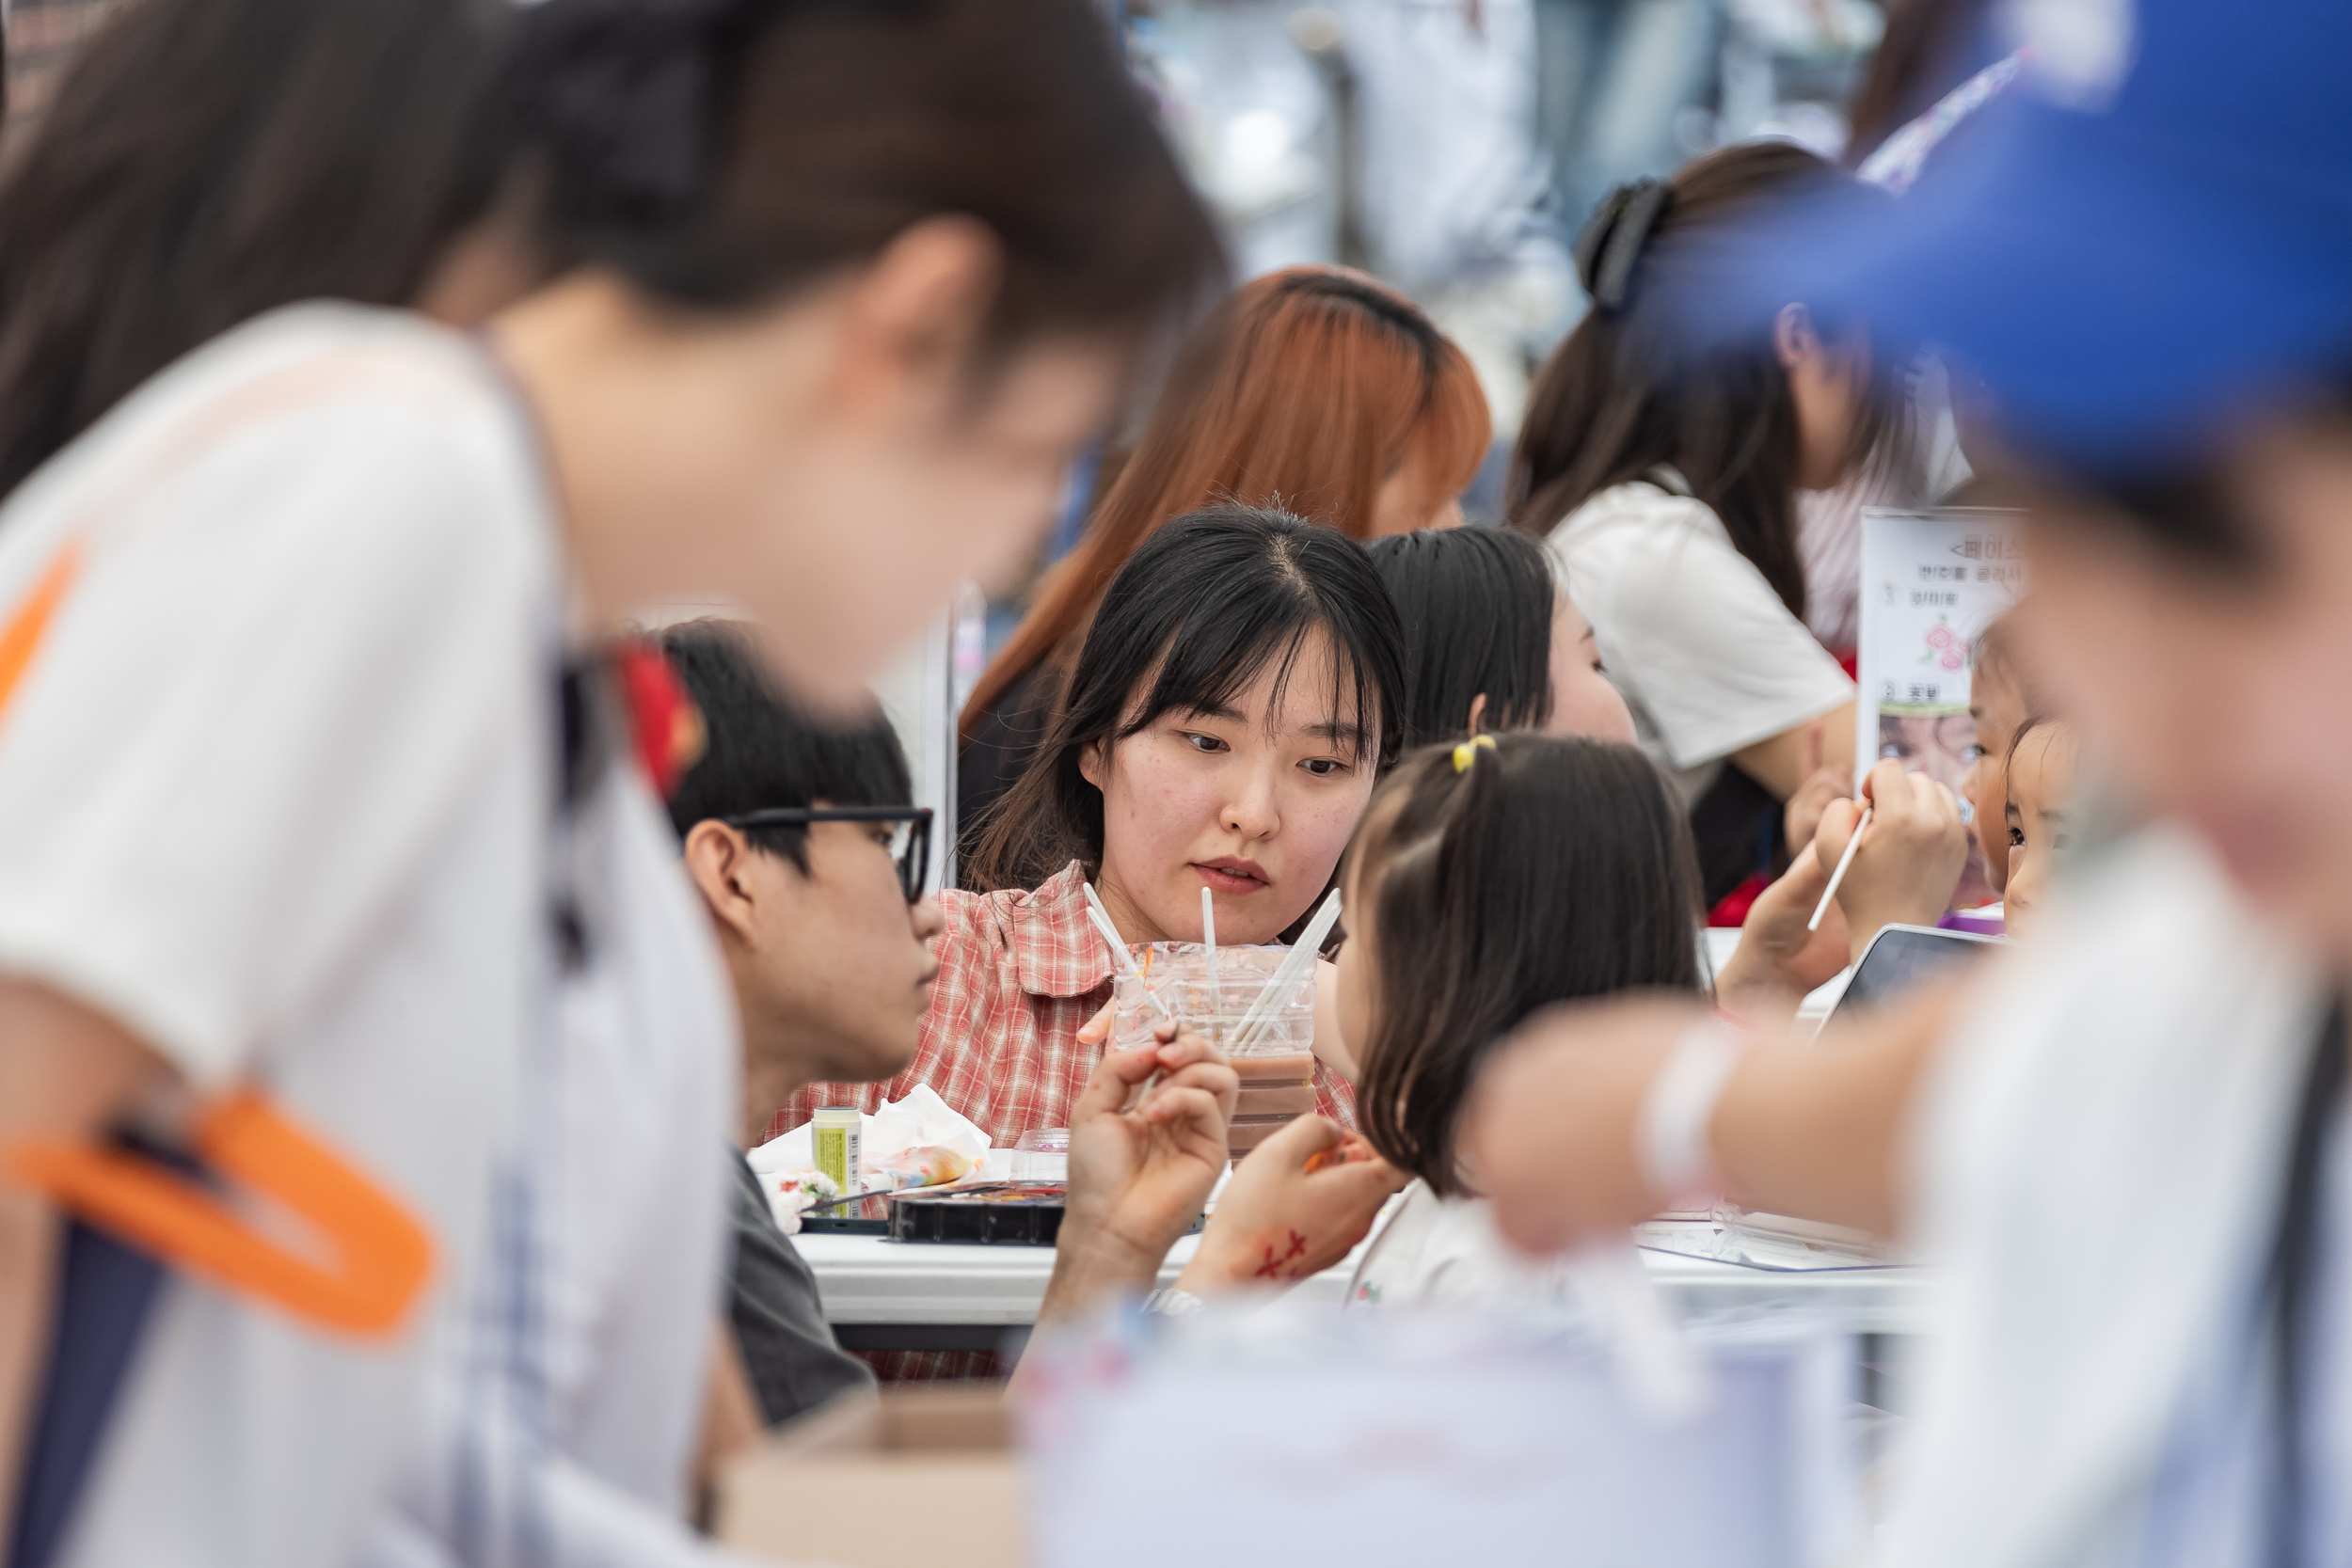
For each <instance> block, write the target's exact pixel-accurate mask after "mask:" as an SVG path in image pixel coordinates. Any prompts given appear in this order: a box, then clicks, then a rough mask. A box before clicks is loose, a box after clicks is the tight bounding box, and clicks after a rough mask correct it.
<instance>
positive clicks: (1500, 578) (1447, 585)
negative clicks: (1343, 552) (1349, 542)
mask: <svg viewBox="0 0 2352 1568" xmlns="http://www.w3.org/2000/svg"><path fill="white" fill-rule="evenodd" d="M1365 548H1366V549H1367V550H1368V551H1369V552H1370V553H1371V556H1372V563H1373V565H1375V567H1377V568H1378V569H1379V572H1380V580H1381V581H1382V582H1384V583H1386V584H1388V587H1389V596H1390V597H1391V598H1392V599H1394V600H1395V601H1396V611H1397V616H1398V619H1400V620H1401V621H1402V622H1403V623H1404V625H1405V672H1406V677H1405V678H1406V699H1405V734H1404V736H1403V740H1404V744H1405V747H1406V750H1408V751H1409V750H1411V749H1412V748H1414V747H1417V746H1427V745H1431V744H1433V743H1435V742H1437V741H1440V740H1458V739H1460V738H1461V737H1462V736H1464V735H1467V734H1468V733H1469V725H1470V704H1471V703H1472V702H1473V701H1475V700H1476V699H1477V698H1478V697H1479V696H1481V695H1484V696H1485V697H1486V708H1485V710H1484V711H1483V712H1482V713H1481V714H1480V716H1479V721H1478V722H1479V727H1480V728H1481V729H1487V730H1539V729H1541V728H1543V727H1544V724H1545V722H1546V721H1548V720H1549V719H1550V718H1551V617H1552V610H1553V605H1554V599H1555V597H1556V594H1557V590H1556V589H1554V587H1553V586H1552V578H1551V565H1550V562H1548V561H1547V560H1546V559H1545V557H1544V552H1543V550H1542V548H1541V547H1540V546H1537V545H1536V544H1535V542H1534V540H1532V539H1530V538H1528V537H1527V535H1525V534H1523V533H1518V532H1514V531H1510V530H1506V529H1492V528H1447V529H1422V530H1420V531H1416V532H1412V533H1399V534H1392V535H1391V536H1390V537H1388V538H1386V539H1375V540H1374V541H1372V543H1371V544H1369V545H1368V546H1365Z"/></svg>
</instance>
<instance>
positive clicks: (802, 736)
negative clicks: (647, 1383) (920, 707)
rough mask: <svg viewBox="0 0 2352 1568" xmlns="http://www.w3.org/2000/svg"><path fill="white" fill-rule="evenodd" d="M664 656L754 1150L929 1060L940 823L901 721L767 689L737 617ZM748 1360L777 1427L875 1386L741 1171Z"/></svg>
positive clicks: (740, 1327) (674, 641)
mask: <svg viewBox="0 0 2352 1568" xmlns="http://www.w3.org/2000/svg"><path fill="white" fill-rule="evenodd" d="M662 643H663V647H664V649H665V651H666V652H667V653H668V655H669V657H670V661H671V663H672V665H673V666H674V667H675V670H676V672H677V674H678V677H679V679H680V681H681V682H682V683H683V685H684V686H685V688H686V690H687V693H688V694H689V695H690V696H691V698H692V699H693V701H694V704H695V705H696V706H697V707H698V708H700V709H701V711H702V716H703V725H704V731H705V737H706V738H705V748H704V751H703V754H702V756H701V758H700V759H699V760H698V761H697V762H696V763H695V764H694V766H693V768H691V770H689V771H688V772H687V774H686V776H685V777H684V778H683V779H681V780H680V781H679V782H678V786H677V790H676V792H675V794H674V795H673V796H672V797H671V800H670V819H671V821H672V823H673V824H674V825H675V827H676V829H677V831H678V836H679V838H680V840H681V841H682V849H683V853H684V857H685V864H686V872H687V875H688V877H689V878H691V879H692V881H693V883H694V885H695V887H696V888H697V889H698V890H699V891H700V892H701V894H702V898H703V904H704V907H705V908H706V909H707V911H709V915H710V925H711V930H712V932H713V934H714V935H715V937H716V939H717V942H718V945H719V948H720V951H721V952H722V954H723V956H724V959H725V962H726V968H727V973H728V975H729V977H730V978H731V979H732V980H733V981H734V985H735V997H736V1006H737V1008H738V1010H739V1012H740V1013H741V1015H742V1022H743V1109H742V1121H741V1125H740V1127H739V1132H738V1136H739V1140H740V1143H741V1145H742V1147H744V1148H750V1147H751V1146H753V1145H755V1144H757V1143H758V1142H760V1141H761V1139H762V1138H763V1137H764V1136H765V1132H766V1129H767V1126H768V1119H769V1117H771V1115H772V1114H773V1113H774V1111H775V1108H776V1107H777V1106H778V1105H780V1104H782V1103H783V1102H784V1101H785V1099H786V1098H787V1096H789V1095H790V1094H791V1093H792V1092H793V1091H794V1090H796V1089H798V1088H801V1087H802V1086H803V1085H808V1084H812V1083H820V1082H822V1083H864V1082H868V1081H872V1080H878V1079H886V1078H890V1077H893V1076H895V1075H897V1074H898V1072H899V1071H900V1070H901V1069H904V1068H905V1067H906V1065H907V1063H908V1062H910V1061H912V1060H913V1059H914V1048H915V1044H916V1041H917V1039H918V1038H919V1037H920V1032H921V1028H922V1022H923V1013H924V1010H925V1008H926V1007H927V1006H929V1005H930V990H931V978H932V976H933V975H934V974H937V973H938V968H939V966H938V963H937V961H936V960H934V959H933V958H932V957H931V953H930V944H931V942H932V940H933V939H934V938H936V937H937V936H938V935H939V933H940V931H941V929H942V925H943V923H942V921H941V918H940V913H939V905H938V902H937V901H936V900H935V899H932V898H930V897H927V896H925V895H924V894H923V882H924V879H925V877H926V876H927V875H928V874H929V851H930V812H928V811H926V810H923V809H921V808H919V807H916V806H914V805H912V804H911V803H910V802H911V801H912V800H913V799H914V788H913V784H912V781H911V779H910V777H909V774H908V770H907V763H906V756H905V754H904V752H901V751H900V749H899V746H898V737H897V736H895V735H893V734H892V733H891V729H890V725H889V722H888V721H886V720H884V719H882V717H881V715H880V714H876V715H875V716H874V717H873V718H872V719H871V720H870V721H866V722H864V723H857V722H852V723H850V724H847V725H837V726H835V725H827V724H824V723H821V722H818V721H812V720H810V719H809V718H807V717H806V716H804V715H803V714H802V713H801V712H799V711H798V710H797V709H795V708H794V707H793V706H792V705H788V704H787V703H783V702H779V701H778V700H777V699H776V698H775V697H774V696H773V695H771V693H770V691H769V690H768V689H767V688H766V687H765V686H764V685H763V684H762V681H761V677H760V675H759V673H758V667H757V662H756V659H755V655H754V653H753V651H752V648H751V645H750V642H749V641H748V639H746V638H745V637H744V636H743V635H742V634H741V632H740V631H739V629H738V628H736V627H734V626H729V625H727V624H726V623H724V622H712V621H702V622H695V623H692V624H690V625H687V626H675V627H673V628H671V629H670V630H669V631H668V632H666V633H665V634H664V635H663V637H662ZM734 1164H735V1171H736V1177H737V1195H736V1204H735V1277H734V1289H733V1298H732V1301H731V1304H730V1311H731V1315H732V1318H733V1322H734V1329H735V1339H736V1349H737V1351H738V1353H739V1355H740V1356H741V1359H742V1363H743V1370H744V1372H745V1375H746V1377H747V1379H748V1381H749V1383H750V1385H751V1389H752V1392H753V1395H754V1396H755V1400H756V1402H757V1403H758V1405H759V1411H760V1415H761V1416H762V1417H763V1418H765V1420H766V1421H767V1422H768V1423H769V1424H771V1425H772V1424H774V1423H775V1422H778V1421H781V1420H785V1419H787V1418H790V1417H793V1416H796V1415H798V1414H800V1413H801V1412H803V1411H804V1410H807V1409H810V1408H812V1407H814V1406H816V1405H818V1404H820V1403H822V1402H824V1401H826V1400H828V1399H830V1398H832V1397H833V1396H834V1395H835V1394H838V1393H841V1392H842V1391H844V1390H845V1389H848V1388H851V1387H856V1386H863V1385H866V1384H869V1383H871V1382H872V1381H873V1374H872V1373H871V1372H869V1371H868V1370H866V1366H865V1365H864V1363H862V1362H860V1361H858V1360H857V1359H856V1358H855V1357H854V1356H852V1355H850V1354H849V1353H848V1352H846V1351H844V1350H842V1349H841V1348H840V1346H839V1345H838V1344H837V1343H836V1342H835V1341H834V1336H833V1331H832V1329H831V1328H829V1327H828V1326H827V1325H826V1323H825V1318H824V1309H823V1307H822V1306H821V1304H820V1303H819V1301H818V1294H817V1282H816V1279H815V1277H814V1276H813V1275H811V1274H810V1273H809V1270H808V1265H807V1264H806V1263H805V1262H803V1260H802V1259H801V1257H800V1255H799V1254H798V1253H797V1252H796V1251H794V1249H793V1246H792V1243H791V1242H790V1241H789V1240H788V1239H787V1237H786V1236H785V1235H784V1233H783V1232H782V1231H781V1230H779V1229H777V1228H776V1226H775V1222H774V1221H773V1220H772V1219H771V1217H770V1214H769V1211H768V1204H767V1199H766V1197H765V1196H764V1195H763V1194H762V1192H761V1190H760V1185H759V1182H758V1180H757V1179H756V1178H755V1176H754V1175H753V1174H752V1170H751V1167H750V1166H749V1165H747V1164H744V1163H743V1162H742V1161H741V1160H737V1161H735V1162H734Z"/></svg>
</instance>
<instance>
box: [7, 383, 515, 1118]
mask: <svg viewBox="0 0 2352 1568" xmlns="http://www.w3.org/2000/svg"><path fill="white" fill-rule="evenodd" d="M488 406H490V405H487V404H482V403H479V402H477V403H475V404H471V405H470V406H469V407H462V408H429V407H422V406H413V405H402V404H386V403H384V402H381V401H377V402H367V401H361V400H352V401H348V402H344V403H342V404H336V403H332V402H328V403H325V404H319V405H314V406H312V407H310V408H307V409H301V410H295V411H293V412H290V413H288V414H287V415H285V416H283V417H281V418H278V419H276V420H271V421H270V422H268V423H267V424H264V425H261V426H259V427H255V426H247V427H246V429H244V430H242V431H240V432H239V433H237V434H236V435H235V436H233V437H230V438H225V439H223V440H221V441H220V442H219V443H218V444H216V445H215V447H214V448H213V449H212V450H210V451H202V452H200V453H199V454H198V455H197V456H195V457H194V458H193V459H190V460H187V461H184V462H183V463H181V464H180V465H179V466H177V467H174V468H173V469H172V470H171V471H170V472H169V473H168V474H167V476H166V477H165V478H163V479H161V480H160V481H155V482H151V483H148V484H146V485H144V486H143V487H139V488H136V489H133V490H130V491H129V492H128V493H127V494H125V493H124V491H123V490H122V489H120V488H118V489H117V490H116V491H114V492H112V495H113V496H115V497H119V503H118V504H115V505H113V506H111V507H106V506H103V505H95V503H91V502H89V501H87V499H86V500H85V502H84V504H93V505H94V506H95V510H96V512H97V515H95V516H94V517H93V519H92V521H91V522H90V524H89V526H87V527H86V528H81V529H79V530H78V539H79V542H78V544H77V546H76V551H77V556H76V559H77V560H78V562H79V565H78V570H77V571H76V573H75V575H74V577H73V578H72V580H71V582H70V585H69V586H68V588H67V590H66V593H65V596H64V597H63V599H62V601H61V602H60V603H59V605H58V607H57V609H56V613H55V615H54V617H53V618H52V619H51V621H50V623H49V626H48V628H47V631H46V635H45V636H44V637H43V639H42V641H41V642H40V645H39V646H38V647H36V648H35V649H34V651H33V655H32V660H31V662H30V664H29V665H27V666H26V668H25V671H24V676H23V678H22V680H21V681H20V682H19V684H18V686H17V688H16V689H15V692H14V694H13V697H12V699H11V700H10V701H9V703H8V707H7V708H6V710H5V711H0V970H5V971H8V972H10V973H14V974H20V975H25V976H30V977H33V978H36V979H39V980H41V981H43V982H45V983H48V984H51V985H54V986H56V988H58V989H60V990H64V991H66V992H67V993H69V994H72V995H74V996H76V997H78V998H80V999H81V1000H83V1001H85V1002H87V1003H88V1004H89V1005H91V1006H96V1007H98V1008H100V1009H101V1010H103V1011H105V1012H107V1013H109V1014H110V1015H112V1016H113V1017H115V1018H116V1019H117V1020H119V1022H121V1023H123V1024H124V1025H125V1026H126V1027H128V1028H129V1029H131V1030H132V1031H133V1032H135V1034H137V1035H138V1036H140V1037H142V1038H144V1039H145V1040H147V1041H148V1042H149V1043H150V1044H151V1045H152V1046H154V1047H155V1048H156V1049H157V1050H159V1051H161V1052H162V1053H164V1054H165V1055H167V1057H168V1058H170V1059H171V1060H172V1061H173V1062H174V1063H175V1064H176V1065H177V1066H178V1067H179V1068H180V1069H182V1071H183V1072H184V1073H185V1074H186V1075H187V1076H188V1077H189V1078H190V1079H191V1080H192V1081H195V1082H198V1083H200V1084H213V1083H218V1082H221V1081H224V1080H227V1079H230V1078H232V1077H234V1076H236V1075H237V1074H238V1073H239V1072H240V1071H241V1070H243V1069H245V1068H246V1067H247V1066H248V1065H249V1064H250V1061H251V1058H252V1056H253V1053H254V1051H255V1048H256V1046H257V1044H259V1043H260V1042H261V1041H262V1039H264V1038H267V1037H270V1036H271V1034H272V1033H273V1031H274V1030H277V1029H278V1028H280V1027H282V1026H283V1025H285V1024H286V1023H287V1022H288V1021H289V1020H292V1019H298V1018H299V1017H300V1016H301V1014H302V1010H303V1009H304V1008H305V1006H307V1005H309V1004H310V1003H311V1002H312V1001H313V1000H314V999H316V998H317V997H318V996H319V995H320V993H321V992H322V990H325V989H326V988H327V987H329V986H330V985H331V984H332V983H333V982H334V981H335V980H336V979H337V978H338V976H339V975H340V974H342V973H344V972H346V971H347V967H348V966H349V965H350V964H351V963H352V962H353V961H354V959H355V958H356V957H357V955H358V954H359V953H360V952H362V951H364V949H365V946H366V944H367V942H368V940H369V937H370V933H371V932H372V931H374V930H379V929H381V928H382V927H383V925H384V923H386V922H388V921H391V920H395V919H397V918H398V915H399V908H398V906H399V901H400V900H401V898H402V896H403V895H404V893H405V891H406V890H407V889H408V887H409V886H410V885H411V884H412V881H413V879H414V876H415V873H414V870H413V867H414V866H415V864H416V863H417V862H418V861H419V859H420V858H421V856H422V855H423V854H424V853H425V852H426V851H427V850H428V848H429V847H430V846H431V844H432V843H433V842H434V840H435V837H436V835H437V834H438V833H441V832H445V831H447V830H448V827H449V825H450V824H452V823H453V822H454V820H455V815H454V814H455V813H456V812H457V810H458V809H459V808H460V807H461V806H462V805H463V804H464V803H465V802H466V800H467V799H468V791H469V786H470V785H471V784H472V783H473V782H474V780H475V779H476V778H477V777H478V776H479V774H480V773H481V771H482V770H483V767H484V763H483V758H484V757H485V754H488V753H493V752H495V750H496V747H497V743H498V740H499V737H500V736H502V735H503V736H509V737H511V736H513V735H514V734H515V733H516V730H515V728H514V727H515V726H518V725H527V724H530V723H532V722H534V721H539V720H538V719H537V717H536V716H537V715H538V714H539V713H540V712H542V711H544V710H545V709H544V703H545V699H544V696H543V694H541V693H540V692H539V691H537V690H536V689H535V685H534V683H536V684H538V685H543V684H544V677H543V676H540V675H539V674H537V673H536V664H537V662H538V661H539V660H540V659H541V657H543V656H542V655H541V654H540V653H539V652H538V650H539V649H541V648H542V647H544V646H545V645H546V640H547V637H548V633H549V631H550V630H551V627H550V626H545V625H542V624H541V622H542V621H543V620H545V619H548V618H549V617H551V615H552V608H551V607H548V606H545V605H543V604H542V603H541V602H540V601H541V600H542V599H544V598H545V597H546V596H547V594H548V590H547V589H546V587H545V583H546V580H547V567H546V564H545V559H546V558H545V552H546V548H547V546H546V544H545V541H544V540H543V539H542V538H541V537H540V536H539V534H538V533H537V528H538V524H537V522H536V519H535V516H534V515H533V514H532V513H531V512H530V511H529V510H527V508H528V506H529V504H530V503H529V499H528V498H529V495H530V480H529V475H528V471H527V468H526V467H525V465H524V463H523V462H521V461H519V460H518V459H517V457H516V455H515V453H516V447H515V443H514V442H513V440H512V437H511V436H503V437H502V435H501V428H500V421H499V418H498V417H495V416H485V411H484V410H485V407H488ZM130 466H131V465H129V464H126V465H124V467H130ZM105 499H108V498H107V496H105V495H103V494H102V496H101V497H100V498H99V500H100V501H102V502H103V500H105ZM11 543H19V541H10V540H8V539H5V538H0V548H5V547H6V546H8V545H10V544H11ZM23 543H25V544H27V545H29V539H28V540H26V541H23ZM11 613H12V611H11V610H9V609H8V608H7V607H0V620H5V619H6V618H7V617H8V615H9V614H11Z"/></svg>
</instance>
